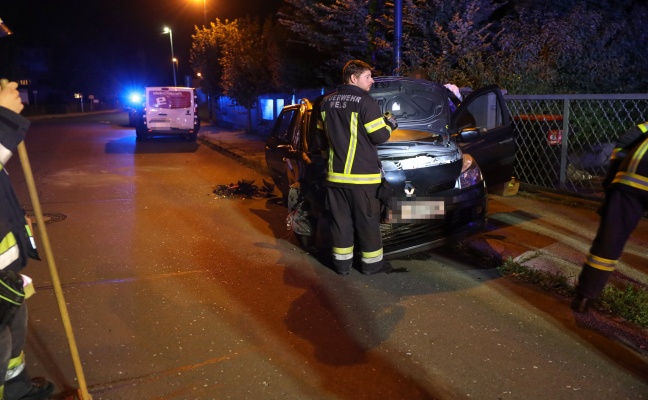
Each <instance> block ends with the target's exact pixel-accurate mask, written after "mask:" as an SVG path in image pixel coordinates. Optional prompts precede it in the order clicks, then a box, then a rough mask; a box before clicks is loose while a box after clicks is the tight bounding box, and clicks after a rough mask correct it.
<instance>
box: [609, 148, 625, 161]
mask: <svg viewBox="0 0 648 400" xmlns="http://www.w3.org/2000/svg"><path fill="white" fill-rule="evenodd" d="M623 157H625V152H624V151H623V149H622V148H621V147H617V148H615V149H614V150H612V154H610V160H616V159H617V158H623Z"/></svg>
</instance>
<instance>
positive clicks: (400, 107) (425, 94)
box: [369, 76, 450, 142]
mask: <svg viewBox="0 0 648 400" xmlns="http://www.w3.org/2000/svg"><path fill="white" fill-rule="evenodd" d="M369 94H370V95H371V96H372V97H373V98H374V99H375V100H376V101H377V103H378V105H379V106H380V109H381V111H382V112H383V113H385V112H390V113H391V114H392V115H394V116H395V117H396V121H397V122H398V130H396V131H395V132H394V137H393V138H392V139H390V141H392V142H394V141H407V140H419V139H422V138H423V136H422V135H421V134H423V133H425V134H432V136H435V135H439V136H441V137H442V139H443V140H448V124H449V122H450V121H449V117H450V107H449V102H448V89H446V87H445V86H443V85H441V84H439V83H435V82H430V81H426V80H422V79H414V78H406V77H400V76H381V77H376V78H374V84H373V85H372V87H371V90H370V91H369ZM399 131H401V132H399ZM412 134H415V135H417V136H418V138H417V137H408V136H409V135H412Z"/></svg>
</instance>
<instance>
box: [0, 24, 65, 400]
mask: <svg viewBox="0 0 648 400" xmlns="http://www.w3.org/2000/svg"><path fill="white" fill-rule="evenodd" d="M9 34H11V31H9V29H8V28H7V27H6V25H4V24H3V22H2V20H1V19H0V37H3V36H6V35H9ZM17 87H18V84H17V83H16V82H8V81H7V80H5V79H2V80H0V281H1V282H0V283H1V284H0V400H16V399H18V400H19V399H31V400H40V399H48V398H49V397H50V395H51V394H52V392H53V391H54V384H52V382H50V381H48V380H46V379H44V378H33V379H32V378H31V377H30V376H29V374H28V373H27V370H26V363H25V355H24V353H23V347H24V345H25V340H26V334H27V305H26V304H25V303H24V299H25V298H26V297H28V296H29V294H31V292H30V289H31V288H32V287H33V286H31V280H30V279H29V278H27V277H26V276H24V275H20V274H19V272H20V271H21V270H22V269H23V268H24V267H25V266H26V264H27V259H28V258H29V257H32V258H38V254H37V253H36V246H35V242H34V240H33V237H32V235H31V228H30V226H29V223H28V222H29V221H28V220H27V219H26V217H25V211H24V210H23V209H22V208H21V207H20V204H19V203H18V200H17V198H16V195H15V193H14V191H13V187H12V186H11V182H10V180H9V175H8V173H7V170H6V168H5V166H6V163H7V161H9V158H10V157H11V156H12V154H13V153H14V152H15V151H16V149H17V147H18V144H19V143H20V142H21V141H22V140H23V139H24V138H25V132H26V131H27V128H28V127H29V120H27V119H26V118H24V117H23V116H21V115H20V112H21V111H22V109H23V104H22V102H21V100H20V95H19V92H18V90H17Z"/></svg>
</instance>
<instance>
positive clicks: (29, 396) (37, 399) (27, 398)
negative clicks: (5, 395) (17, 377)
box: [19, 377, 54, 400]
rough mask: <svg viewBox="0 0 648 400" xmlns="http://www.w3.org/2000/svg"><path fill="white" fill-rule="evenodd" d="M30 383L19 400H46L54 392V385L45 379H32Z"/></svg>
mask: <svg viewBox="0 0 648 400" xmlns="http://www.w3.org/2000/svg"><path fill="white" fill-rule="evenodd" d="M31 382H32V386H31V388H30V389H29V391H28V392H27V393H25V394H24V395H22V397H20V399H19V400H46V399H49V398H50V396H51V395H52V392H54V384H53V383H52V382H50V381H48V380H47V379H45V378H41V377H36V378H32V380H31Z"/></svg>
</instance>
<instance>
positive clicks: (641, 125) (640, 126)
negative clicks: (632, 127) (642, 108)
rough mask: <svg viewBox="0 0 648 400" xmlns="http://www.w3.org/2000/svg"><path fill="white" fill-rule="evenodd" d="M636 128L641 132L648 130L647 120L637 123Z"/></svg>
mask: <svg viewBox="0 0 648 400" xmlns="http://www.w3.org/2000/svg"><path fill="white" fill-rule="evenodd" d="M637 128H639V130H640V131H641V132H643V133H646V132H648V122H644V123H643V124H639V125H637Z"/></svg>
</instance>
